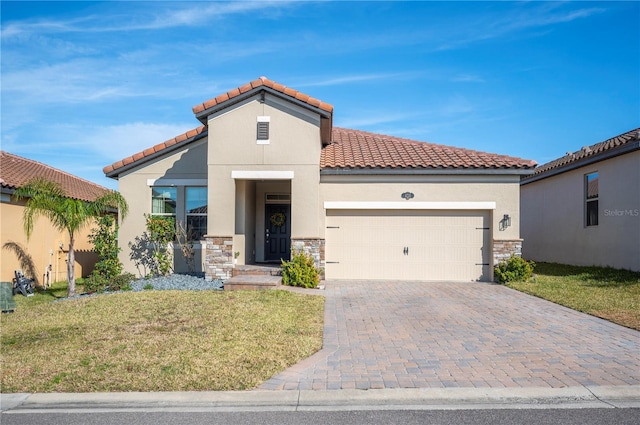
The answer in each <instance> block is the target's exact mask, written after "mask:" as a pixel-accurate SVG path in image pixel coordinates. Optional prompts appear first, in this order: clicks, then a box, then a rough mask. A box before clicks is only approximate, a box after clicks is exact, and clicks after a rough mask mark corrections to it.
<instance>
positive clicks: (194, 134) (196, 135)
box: [102, 125, 207, 175]
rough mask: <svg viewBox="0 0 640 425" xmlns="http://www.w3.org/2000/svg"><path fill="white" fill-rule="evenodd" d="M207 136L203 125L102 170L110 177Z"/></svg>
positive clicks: (205, 127)
mask: <svg viewBox="0 0 640 425" xmlns="http://www.w3.org/2000/svg"><path fill="white" fill-rule="evenodd" d="M206 134H207V126H205V125H201V126H200V127H198V128H194V129H193V130H189V131H187V132H186V133H182V134H180V135H179V136H176V137H173V138H171V139H169V140H166V141H164V142H162V143H158V144H157V145H155V146H153V147H151V148H149V149H145V150H143V151H141V152H138V153H136V154H133V155H131V156H128V157H126V158H124V159H121V160H120V161H117V162H114V163H113V164H111V165H107V166H106V167H104V168H103V169H102V171H103V172H104V173H105V174H106V175H109V174H111V173H113V172H114V171H116V170H118V169H120V168H122V167H125V166H127V165H130V164H133V163H134V162H138V161H141V160H143V159H145V158H147V159H148V158H149V157H151V156H153V155H155V154H157V153H159V152H162V151H165V150H167V149H168V148H170V147H172V146H174V145H179V144H183V145H184V144H187V143H189V142H192V141H194V140H198V139H200V138H202V137H204V136H205V135H206Z"/></svg>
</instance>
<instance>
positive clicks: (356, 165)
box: [320, 128, 536, 169]
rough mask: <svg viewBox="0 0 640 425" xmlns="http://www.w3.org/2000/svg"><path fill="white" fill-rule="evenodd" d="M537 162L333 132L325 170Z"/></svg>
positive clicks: (518, 166)
mask: <svg viewBox="0 0 640 425" xmlns="http://www.w3.org/2000/svg"><path fill="white" fill-rule="evenodd" d="M535 166H536V163H535V161H530V160H526V159H521V158H515V157H511V156H506V155H497V154H492V153H486V152H479V151H474V150H469V149H462V148H455V147H451V146H444V145H438V144H434V143H427V142H418V141H415V140H408V139H403V138H399V137H392V136H385V135H381V134H374V133H368V132H365V131H358V130H348V129H345V128H334V129H333V141H332V143H331V144H329V145H328V146H325V147H324V148H323V150H322V156H321V159H320V167H321V168H322V169H341V168H346V169H461V168H462V169H487V168H491V169H530V168H533V167H535Z"/></svg>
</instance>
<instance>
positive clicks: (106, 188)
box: [0, 150, 111, 190]
mask: <svg viewBox="0 0 640 425" xmlns="http://www.w3.org/2000/svg"><path fill="white" fill-rule="evenodd" d="M0 153H1V154H2V155H7V156H10V157H13V158H16V159H19V160H21V161H26V162H30V163H32V164H37V165H39V166H42V167H45V168H48V169H49V170H52V171H55V172H57V173H60V174H64V175H66V176H69V177H71V178H73V179H77V180H81V181H83V182H84V183H88V184H90V185H92V186H95V187H97V188H100V189H104V190H111V189H109V188H108V187H104V186H102V185H99V184H98V183H94V182H92V181H90V180H87V179H85V178H82V177H79V176H76V175H75V174H71V173H69V172H68V171H64V170H61V169H60V168H56V167H52V166H51V165H47V164H45V163H43V162H40V161H36V160H35V159H30V158H25V157H23V156H20V155H16V154H13V153H10V152H7V151H4V150H3V151H0ZM1 172H2V170H0V173H1ZM0 180H2V185H4V186H8V184H5V181H4V179H1V178H0Z"/></svg>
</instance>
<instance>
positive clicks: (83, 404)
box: [0, 385, 640, 413]
mask: <svg viewBox="0 0 640 425" xmlns="http://www.w3.org/2000/svg"><path fill="white" fill-rule="evenodd" d="M0 404H1V409H2V412H4V413H26V412H37V413H48V412H63V411H65V412H78V413H80V412H127V411H146V412H164V411H168V412H183V411H188V412H214V411H225V412H229V411H233V412H240V411H328V410H329V411H336V410H428V409H519V408H529V409H531V408H554V409H559V408H640V385H638V386H619V387H616V386H614V387H611V386H610V387H572V388H484V389H477V388H441V389H435V388H412V389H381V390H366V391H365V390H337V391H314V390H302V391H247V392H243V391H220V392H215V391H209V392H164V393H162V392H160V393H84V394H72V393H71V394H70V393H65V394H61V393H40V394H0Z"/></svg>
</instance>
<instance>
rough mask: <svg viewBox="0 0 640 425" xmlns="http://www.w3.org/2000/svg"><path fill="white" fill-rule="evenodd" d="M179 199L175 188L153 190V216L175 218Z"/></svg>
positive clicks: (155, 188) (156, 188) (154, 188)
mask: <svg viewBox="0 0 640 425" xmlns="http://www.w3.org/2000/svg"><path fill="white" fill-rule="evenodd" d="M177 199H178V197H177V195H176V188H175V187H153V188H151V214H152V215H164V216H170V217H175V216H176V205H177V204H178V203H177Z"/></svg>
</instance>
